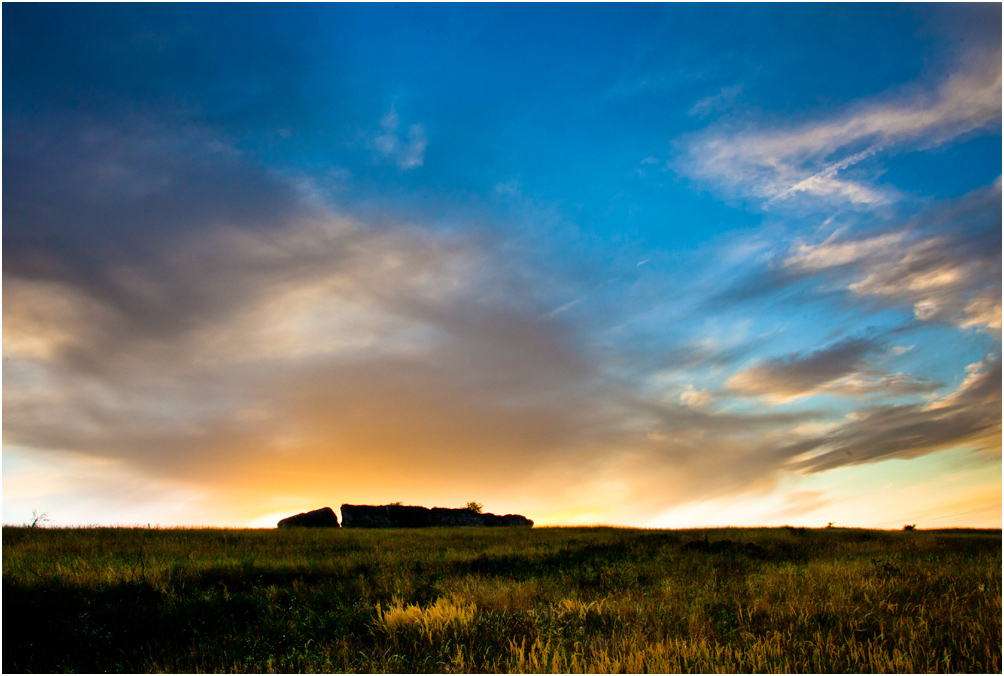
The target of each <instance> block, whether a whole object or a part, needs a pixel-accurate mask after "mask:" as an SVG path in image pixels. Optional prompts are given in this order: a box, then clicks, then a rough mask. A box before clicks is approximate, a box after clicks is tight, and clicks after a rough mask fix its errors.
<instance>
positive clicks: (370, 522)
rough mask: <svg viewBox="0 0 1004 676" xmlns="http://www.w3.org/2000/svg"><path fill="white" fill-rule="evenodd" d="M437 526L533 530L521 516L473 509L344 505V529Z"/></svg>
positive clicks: (529, 522) (530, 523)
mask: <svg viewBox="0 0 1004 676" xmlns="http://www.w3.org/2000/svg"><path fill="white" fill-rule="evenodd" d="M433 526H489V527H496V526H525V527H530V526H533V521H531V520H530V519H528V518H526V517H525V516H520V515H519V514H506V515H505V516H498V515H496V514H478V513H477V512H475V511H472V510H470V509H448V508H446V507H433V508H432V509H427V508H425V507H412V506H405V505H342V527H343V528H429V527H433Z"/></svg>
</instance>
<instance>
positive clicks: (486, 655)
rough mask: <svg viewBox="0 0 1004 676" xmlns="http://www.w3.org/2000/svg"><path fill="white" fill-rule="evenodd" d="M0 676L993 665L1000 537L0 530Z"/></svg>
mask: <svg viewBox="0 0 1004 676" xmlns="http://www.w3.org/2000/svg"><path fill="white" fill-rule="evenodd" d="M3 619H4V623H3V671H4V672H6V673H11V672H26V671H41V672H68V671H83V672H100V671H126V672H158V671H167V672H216V671H222V672H233V671H236V672H294V671H314V672H353V671H355V672H358V671H362V672H587V671H593V672H617V671H621V672H624V671H626V672H643V671H649V672H681V671H697V672H766V671H782V672H848V671H849V672H985V673H1000V671H1001V532H1000V531H941V532H935V531H912V532H903V531H901V532H885V531H866V530H854V529H839V528H833V529H821V530H814V529H800V528H775V529H716V530H687V531H654V530H630V529H614V528H534V529H523V528H511V529H475V528H458V529H428V530H412V531H405V530H386V531H374V530H301V529H291V530H281V531H280V530H212V529H206V530H147V529H104V528H93V529H56V528H52V529H50V528H34V529H32V528H11V527H4V528H3Z"/></svg>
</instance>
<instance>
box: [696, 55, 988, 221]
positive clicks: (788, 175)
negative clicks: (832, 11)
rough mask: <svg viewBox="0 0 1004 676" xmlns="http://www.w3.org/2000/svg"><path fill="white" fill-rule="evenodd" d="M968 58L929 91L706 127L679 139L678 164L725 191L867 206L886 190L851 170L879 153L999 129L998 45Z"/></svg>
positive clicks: (776, 200) (884, 197) (777, 200)
mask: <svg viewBox="0 0 1004 676" xmlns="http://www.w3.org/2000/svg"><path fill="white" fill-rule="evenodd" d="M972 61H973V62H974V63H975V65H973V66H970V67H968V68H967V69H966V70H963V71H961V72H959V73H956V74H955V75H953V76H952V77H951V78H949V79H948V80H947V81H946V82H945V83H943V84H941V85H939V86H938V87H937V88H936V89H934V90H933V91H918V92H913V93H904V94H899V95H895V96H885V97H881V98H878V99H874V100H872V101H867V102H864V103H862V104H859V105H857V106H855V107H853V108H851V109H849V110H847V111H845V112H843V113H841V114H838V115H835V116H833V117H831V118H829V119H824V120H822V121H818V122H816V121H813V122H806V123H802V124H800V125H796V126H794V127H791V126H787V127H784V128H776V129H767V130H758V129H750V130H747V131H739V132H732V131H728V130H723V129H717V128H716V129H710V130H707V131H705V132H702V133H699V134H697V135H696V136H694V137H691V138H690V140H689V141H688V142H687V143H686V145H685V147H684V156H683V157H682V159H681V161H680V164H679V166H680V168H681V169H682V170H683V171H684V173H687V174H689V175H691V176H693V177H695V178H697V179H700V180H703V181H708V182H710V183H712V184H714V185H718V186H720V187H722V188H724V189H726V190H728V191H730V192H732V191H734V192H736V193H738V194H739V195H742V196H746V197H752V198H756V199H760V200H763V201H764V202H765V203H773V204H782V203H786V202H790V201H792V200H795V199H796V198H799V197H804V198H807V199H811V200H815V201H817V202H822V203H832V204H841V205H874V204H878V203H882V202H887V201H889V200H890V199H891V198H892V196H893V195H892V193H891V192H890V190H889V189H885V188H879V187H876V186H875V185H873V184H872V182H871V181H870V180H869V178H868V176H867V175H865V174H862V173H860V172H858V173H857V174H855V173H854V172H852V171H851V169H852V168H853V167H855V165H861V164H862V163H863V162H864V161H865V160H867V159H868V158H870V157H872V156H874V155H877V154H879V153H888V152H894V151H896V150H906V149H925V148H932V147H936V146H939V145H942V144H944V143H947V142H949V141H952V140H954V139H956V138H958V137H960V136H963V135H965V134H969V133H971V132H975V131H978V130H982V129H999V127H1000V119H1001V65H1000V64H1001V56H1000V51H997V52H988V53H984V54H979V55H974V58H973V59H972Z"/></svg>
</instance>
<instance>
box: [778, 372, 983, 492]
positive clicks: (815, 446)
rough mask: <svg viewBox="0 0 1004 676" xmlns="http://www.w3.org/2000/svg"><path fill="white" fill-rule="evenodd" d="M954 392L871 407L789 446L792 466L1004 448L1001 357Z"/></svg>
mask: <svg viewBox="0 0 1004 676" xmlns="http://www.w3.org/2000/svg"><path fill="white" fill-rule="evenodd" d="M967 371H968V373H967V377H966V378H965V380H963V382H962V383H961V384H960V385H959V387H958V388H956V390H955V391H954V392H952V393H950V394H949V395H947V396H945V397H943V398H941V399H936V400H934V401H932V402H930V403H927V404H920V403H916V404H904V405H899V406H879V407H874V408H867V409H863V410H861V411H857V412H855V413H854V414H852V415H851V416H850V417H849V419H848V421H847V422H846V423H844V424H843V425H841V426H839V427H837V428H836V429H834V430H833V431H831V432H829V433H827V434H824V435H822V436H817V437H814V438H811V439H808V440H805V441H802V442H799V443H795V444H792V445H790V446H788V447H784V448H781V449H780V450H779V454H781V455H789V456H790V457H796V460H794V462H793V464H792V466H793V467H795V468H797V469H798V470H800V471H804V472H822V471H827V470H831V469H835V468H837V467H842V466H846V465H857V464H862V463H870V462H877V461H880V460H888V459H891V458H901V459H902V458H913V457H917V456H921V455H925V454H928V453H934V452H936V451H941V450H947V449H950V448H955V447H970V448H972V449H975V450H978V451H981V452H984V453H989V454H995V453H996V454H999V453H1000V451H1001V362H1000V360H999V359H985V360H983V361H982V362H980V363H978V364H975V365H972V366H971V367H970V368H969V369H967Z"/></svg>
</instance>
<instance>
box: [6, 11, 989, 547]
mask: <svg viewBox="0 0 1004 676" xmlns="http://www.w3.org/2000/svg"><path fill="white" fill-rule="evenodd" d="M2 11H3V20H4V21H3V24H4V30H3V38H4V39H3V523H5V524H21V523H28V522H30V521H31V520H32V518H33V516H32V515H33V511H34V514H35V515H36V516H37V515H40V514H43V513H44V514H46V515H47V517H46V518H47V519H49V521H48V523H50V524H51V525H97V524H102V525H134V524H141V525H147V524H152V525H161V526H178V525H197V526H241V527H270V526H274V524H275V522H276V521H277V520H278V519H279V518H282V517H284V516H288V515H289V514H293V513H297V512H301V511H306V510H309V509H316V508H319V507H322V506H331V507H333V508H335V509H336V510H337V508H338V506H340V505H341V504H343V503H353V504H386V503H389V502H395V501H401V502H404V503H405V504H420V505H425V506H427V507H432V506H443V507H456V506H461V505H464V504H465V503H467V502H468V501H472V500H473V501H477V502H481V503H483V504H484V508H485V510H486V511H490V512H493V513H497V514H506V513H519V514H524V515H526V516H528V517H529V518H531V519H533V520H534V521H535V522H536V523H537V524H539V525H547V524H551V525H572V524H610V525H624V526H635V527H651V528H686V527H699V526H726V525H733V526H758V525H760V526H777V525H784V524H790V525H802V526H812V527H821V526H825V525H827V524H828V523H833V524H834V525H836V526H847V527H852V526H853V527H868V528H901V527H902V526H903V525H904V524H917V527H918V528H922V529H923V528H944V527H961V526H970V527H991V528H1000V526H1001V494H1002V486H1001V477H1002V469H1001V410H1002V408H1001V252H1002V247H1001V212H1002V201H1001V167H1002V155H1001V148H1002V139H1001V124H1002V123H1001V101H1002V95H1001V30H1000V27H1001V5H1000V4H998V3H986V4H954V3H952V4H916V5H910V4H907V5H887V4H837V5H822V4H805V5H803V4H787V3H782V4H771V5H760V4H738V5H734V4H558V5H550V4H548V5H543V4H540V5H537V4H530V5H525V4H518V5H516V4H473V5H467V4H445V5H439V4H437V5H426V4H401V5H398V4H372V5H355V4H330V5H329V4H305V5H299V4H297V5H286V4H278V5H273V4H253V5H240V4H237V5H234V4H227V5H214V4H195V5H188V4H185V5H175V4H140V5H134V4H117V3H115V4H103V5H87V4H38V5H35V4H17V3H4V5H3V9H2Z"/></svg>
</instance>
